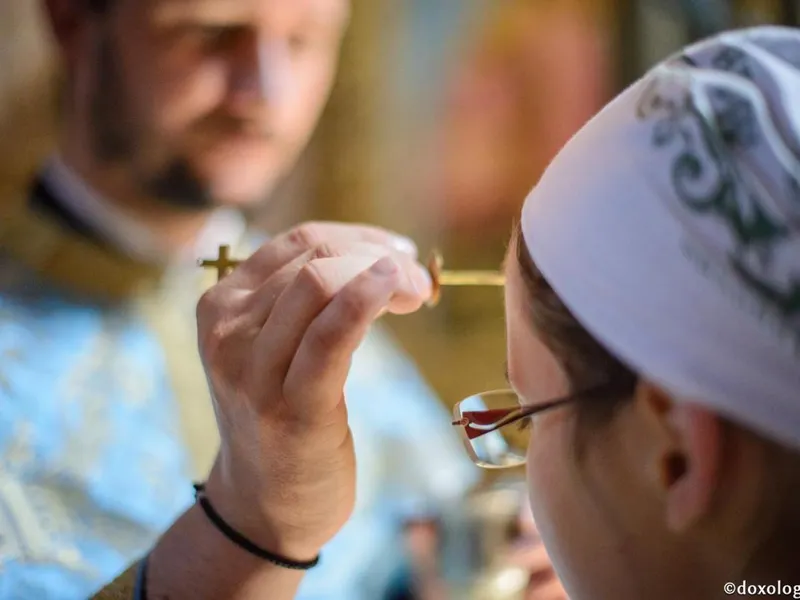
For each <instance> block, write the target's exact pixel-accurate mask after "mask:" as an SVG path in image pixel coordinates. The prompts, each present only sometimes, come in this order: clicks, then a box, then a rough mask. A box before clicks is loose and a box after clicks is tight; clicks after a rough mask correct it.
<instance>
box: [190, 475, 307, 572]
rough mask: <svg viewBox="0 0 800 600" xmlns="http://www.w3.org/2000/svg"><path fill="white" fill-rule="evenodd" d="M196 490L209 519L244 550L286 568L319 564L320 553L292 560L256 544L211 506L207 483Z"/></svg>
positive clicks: (198, 499) (305, 567)
mask: <svg viewBox="0 0 800 600" xmlns="http://www.w3.org/2000/svg"><path fill="white" fill-rule="evenodd" d="M194 491H195V500H197V503H198V504H199V505H200V508H202V509H203V512H204V513H206V516H207V517H208V520H209V521H211V523H212V524H213V525H214V527H216V528H217V529H218V530H219V531H220V532H221V533H222V534H223V535H224V536H225V537H226V538H228V539H229V540H230V541H232V542H233V543H234V544H236V545H237V546H239V547H240V548H241V549H242V550H245V551H246V552H248V553H249V554H252V555H253V556H257V557H258V558H261V559H263V560H266V561H268V562H271V563H272V564H275V565H278V566H279V567H283V568H284V569H294V570H297V571H308V570H309V569H313V568H314V567H316V566H317V564H319V558H320V557H319V555H317V556H316V558H314V559H312V560H309V561H305V562H303V561H299V560H292V559H290V558H286V557H285V556H280V555H279V554H275V553H274V552H270V551H269V550H265V549H264V548H261V547H260V546H258V545H256V544H254V543H253V542H251V541H250V540H248V539H247V538H246V537H244V536H243V535H242V534H241V533H239V532H238V531H236V530H235V529H234V528H233V527H231V526H230V525H228V524H227V523H226V522H225V521H224V519H223V518H222V517H221V516H220V515H219V513H218V512H217V511H216V510H214V507H213V506H211V502H209V501H208V498H207V497H206V495H205V485H203V484H201V483H196V484H195V485H194Z"/></svg>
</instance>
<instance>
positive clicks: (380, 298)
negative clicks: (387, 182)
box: [197, 223, 431, 560]
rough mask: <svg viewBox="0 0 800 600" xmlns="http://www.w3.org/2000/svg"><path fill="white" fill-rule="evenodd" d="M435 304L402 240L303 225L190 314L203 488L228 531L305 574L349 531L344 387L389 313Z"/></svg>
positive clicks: (350, 474) (349, 447) (351, 463)
mask: <svg viewBox="0 0 800 600" xmlns="http://www.w3.org/2000/svg"><path fill="white" fill-rule="evenodd" d="M430 293H431V282H430V277H429V275H428V272H427V271H426V269H425V268H424V267H423V266H422V265H421V264H419V262H418V261H417V254H416V248H415V246H414V245H413V243H411V242H410V241H409V240H407V239H406V238H403V237H401V236H398V235H396V234H393V233H391V232H388V231H385V230H382V229H379V228H374V227H367V226H360V225H342V224H332V223H309V224H304V225H301V226H299V227H297V228H295V229H293V230H291V231H289V232H287V233H285V234H283V235H281V236H278V237H277V238H275V239H273V240H272V241H270V242H269V243H267V244H265V245H264V246H263V247H261V248H260V249H259V250H258V251H257V252H256V253H255V254H253V255H252V256H251V257H250V258H249V259H247V260H246V261H244V262H243V263H242V264H241V265H240V266H239V267H238V268H237V269H236V270H235V271H234V272H232V273H231V274H230V275H228V276H227V277H226V278H224V279H223V280H222V281H221V282H220V283H219V284H217V285H216V286H214V287H213V288H212V289H211V290H209V291H208V292H207V293H206V294H205V295H204V296H203V297H202V298H201V300H200V302H199V303H198V308H197V320H198V339H199V347H200V354H201V357H202V360H203V364H204V367H205V370H206V374H207V377H208V380H209V384H210V388H211V391H212V395H213V398H214V408H215V411H216V416H217V421H218V425H219V429H220V434H221V440H222V443H221V448H220V453H219V456H218V458H217V461H216V464H215V466H214V468H213V469H212V472H211V474H210V477H209V480H208V482H207V485H206V492H207V495H208V498H209V500H210V502H211V503H212V504H213V505H214V507H215V508H216V509H217V511H218V512H219V513H220V514H221V516H222V517H223V518H224V519H225V520H226V521H228V522H229V523H230V524H231V525H232V526H233V527H234V528H235V529H237V530H238V531H240V532H241V533H242V534H244V535H245V536H246V537H248V538H250V539H251V540H252V541H254V542H255V543H257V544H259V545H261V546H262V547H264V548H267V549H268V550H270V551H272V552H277V553H278V554H281V555H284V556H286V557H289V558H292V559H295V560H309V559H311V558H313V557H314V556H316V555H317V553H318V552H319V549H320V548H321V547H322V546H323V545H324V544H325V543H326V542H327V541H328V540H329V539H330V538H332V537H333V536H334V535H335V534H336V532H337V531H338V530H339V529H340V528H341V526H342V525H343V524H344V523H345V522H346V521H347V519H348V518H349V516H350V514H351V512H352V509H353V505H354V495H355V456H354V453H353V440H352V436H351V432H350V429H349V427H348V423H347V404H346V399H345V395H344V385H345V381H346V379H347V375H348V371H349V368H350V363H351V359H352V355H353V352H354V351H355V350H356V349H357V348H358V346H359V345H360V343H361V342H362V340H363V338H364V336H365V335H366V333H367V331H368V329H369V327H370V325H372V323H373V322H374V321H375V319H376V318H378V317H379V316H380V315H382V314H383V313H385V312H392V313H395V314H406V313H410V312H413V311H415V310H417V309H419V308H420V306H422V304H423V303H424V302H425V301H426V300H427V299H428V298H429V296H430Z"/></svg>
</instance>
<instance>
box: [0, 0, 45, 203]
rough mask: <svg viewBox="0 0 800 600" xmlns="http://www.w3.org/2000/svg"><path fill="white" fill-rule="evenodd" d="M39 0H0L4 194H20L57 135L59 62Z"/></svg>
mask: <svg viewBox="0 0 800 600" xmlns="http://www.w3.org/2000/svg"><path fill="white" fill-rule="evenodd" d="M42 4H43V2H39V1H38V0H2V1H0V193H1V194H2V200H0V201H2V202H8V201H10V198H11V197H16V196H17V192H18V190H20V188H21V187H22V186H24V185H25V184H26V183H27V180H28V178H29V177H30V174H31V172H32V171H33V170H34V169H35V168H36V165H37V163H38V162H39V160H40V159H41V158H42V156H43V155H44V154H46V153H47V152H48V151H49V148H50V147H51V144H52V141H53V136H54V133H55V119H54V117H55V111H54V107H55V99H54V94H53V90H54V86H53V82H54V73H55V69H54V60H53V53H52V48H51V45H50V40H49V37H48V35H47V32H46V28H45V27H44V22H43V20H42V16H41V6H42Z"/></svg>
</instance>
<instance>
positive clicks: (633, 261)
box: [522, 27, 800, 447]
mask: <svg viewBox="0 0 800 600" xmlns="http://www.w3.org/2000/svg"><path fill="white" fill-rule="evenodd" d="M522 229H523V235H524V238H525V242H526V244H527V246H528V249H529V251H530V253H531V256H532V257H533V260H534V261H535V262H536V264H537V266H538V267H539V269H540V270H541V271H542V273H543V275H544V276H545V277H546V279H547V280H548V281H549V283H550V284H551V285H552V287H553V289H554V290H555V291H556V293H557V294H558V295H559V296H560V297H561V299H562V300H563V301H564V303H565V304H566V305H567V307H568V308H569V309H570V310H571V311H572V312H573V314H574V315H575V317H576V318H577V319H578V320H580V321H581V322H582V324H583V325H584V326H585V327H586V329H587V330H588V331H590V332H591V333H592V334H593V335H594V336H595V337H596V338H597V339H598V340H599V341H600V342H601V343H603V344H604V345H605V346H606V347H607V348H608V349H609V350H610V351H612V352H613V353H614V354H615V355H617V356H618V357H619V358H620V359H621V360H623V361H625V362H626V363H627V364H629V365H630V366H631V367H632V368H634V369H635V370H637V371H638V372H639V373H641V374H642V375H643V376H644V377H646V378H648V379H649V380H651V381H653V382H655V383H657V384H659V385H661V386H663V387H664V388H665V389H666V390H668V391H670V392H671V393H673V394H675V396H676V397H677V398H679V399H684V400H687V401H692V402H696V403H699V404H702V405H705V406H708V407H710V408H713V409H714V410H716V411H717V412H718V413H720V414H722V415H725V416H728V417H730V418H732V419H734V420H736V421H738V422H740V423H743V424H745V425H748V426H750V427H752V428H753V429H755V430H758V431H761V432H762V433H764V434H766V435H768V436H770V437H772V438H775V439H777V440H779V441H782V442H784V443H786V444H790V445H794V446H797V447H800V32H799V31H797V30H793V29H788V28H781V27H759V28H753V29H746V30H740V31H735V32H730V33H726V34H723V35H720V36H717V37H714V38H712V39H710V40H707V41H704V42H702V43H699V44H697V45H694V46H691V47H689V48H688V49H686V50H685V51H684V52H682V53H681V54H680V55H676V56H673V57H672V58H670V59H669V60H667V61H665V62H664V63H662V64H660V65H659V66H657V67H656V68H655V69H653V70H652V71H650V72H649V73H648V74H647V75H646V76H645V77H644V78H643V79H641V80H640V81H639V82H637V83H635V84H634V85H633V86H631V87H630V88H629V89H628V90H627V91H625V92H624V93H623V94H622V95H620V96H619V97H618V98H617V99H616V100H614V101H613V102H612V103H611V104H610V105H608V106H607V107H606V108H605V109H604V110H603V111H602V112H601V113H600V114H599V115H598V116H597V117H595V118H594V119H593V120H592V121H591V122H590V123H589V124H588V125H587V126H586V127H584V128H583V129H582V130H581V131H580V132H579V133H578V134H577V135H576V136H575V137H574V138H573V139H572V140H571V141H570V142H569V144H567V146H566V147H565V148H564V149H563V150H562V152H561V153H560V154H559V155H558V157H557V158H556V159H555V161H554V162H553V163H552V165H551V166H550V168H549V169H548V170H547V172H546V173H545V175H544V176H543V178H542V180H541V181H540V183H539V184H538V185H537V186H536V188H535V189H534V190H533V191H532V192H531V194H530V196H529V197H528V199H527V200H526V203H525V207H524V208H523V213H522Z"/></svg>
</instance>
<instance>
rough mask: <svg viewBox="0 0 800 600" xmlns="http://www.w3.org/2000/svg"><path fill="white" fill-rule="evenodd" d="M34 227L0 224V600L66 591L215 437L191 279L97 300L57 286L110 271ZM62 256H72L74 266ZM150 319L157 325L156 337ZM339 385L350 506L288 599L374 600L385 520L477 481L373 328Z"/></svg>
mask: <svg viewBox="0 0 800 600" xmlns="http://www.w3.org/2000/svg"><path fill="white" fill-rule="evenodd" d="M40 225H42V224H39V223H37V222H36V220H31V219H29V218H25V219H23V220H21V221H20V223H17V224H16V225H15V226H14V227H6V228H5V229H4V230H3V231H0V361H1V362H0V406H2V410H0V600H27V599H32V600H49V599H53V600H62V599H63V600H72V599H75V600H78V599H80V600H83V599H84V598H87V597H89V596H91V595H92V594H93V593H94V592H96V591H97V590H99V589H100V588H102V587H103V585H104V584H106V583H108V582H109V581H111V580H112V579H114V578H115V577H116V576H117V575H118V574H120V573H121V572H122V571H123V570H125V568H126V567H127V566H128V565H129V564H131V563H132V562H134V561H136V560H137V559H138V558H139V557H141V556H142V555H143V554H144V553H145V552H146V551H147V550H148V549H149V548H150V547H151V546H152V545H153V544H154V542H155V541H156V540H157V539H158V537H159V536H160V535H161V534H162V533H163V532H164V531H165V530H166V529H167V528H168V527H169V525H170V524H171V523H172V521H173V520H174V519H175V518H176V517H177V516H178V515H180V514H181V513H182V512H183V511H184V510H186V508H188V507H189V506H190V505H191V503H192V502H193V495H192V481H193V480H194V479H196V478H198V477H199V476H200V475H202V473H203V472H206V469H207V467H208V460H209V457H211V456H213V450H215V448H216V444H217V432H216V430H215V429H214V427H213V417H208V415H209V414H212V411H211V409H210V403H209V401H208V399H207V396H206V395H203V397H199V395H198V394H197V392H196V391H197V390H198V389H199V387H204V386H205V382H204V380H203V379H202V371H201V370H200V367H199V361H198V360H197V357H196V345H195V344H194V340H193V339H191V335H190V334H191V332H193V323H192V321H193V319H194V310H193V305H192V301H193V299H196V298H197V297H198V296H199V293H200V290H199V289H198V288H196V287H192V286H190V285H186V282H187V281H190V280H191V281H194V280H195V279H196V278H195V274H193V273H192V274H187V273H183V274H177V275H176V276H175V277H174V278H173V279H175V280H174V281H173V282H172V283H171V284H168V283H164V282H162V281H159V282H157V285H156V287H155V288H154V290H153V291H148V292H141V293H140V292H137V294H132V293H131V295H130V297H127V296H123V297H122V298H120V297H115V298H114V299H113V300H110V301H105V300H103V301H101V300H99V299H97V298H95V297H94V296H92V295H89V294H84V293H73V291H67V290H68V289H71V288H74V289H77V290H80V289H81V287H82V286H84V287H89V288H92V287H93V286H95V284H96V283H97V282H98V281H104V279H103V278H104V277H106V279H108V281H111V280H113V279H114V278H115V277H116V276H117V275H118V270H117V268H116V267H115V266H114V262H113V261H111V265H109V264H108V263H106V262H104V260H99V261H98V262H92V261H91V260H88V258H89V257H87V256H86V254H87V252H88V253H89V254H91V253H97V252H99V250H98V249H97V248H92V247H90V246H81V245H80V244H79V243H78V247H79V250H75V248H76V243H75V240H72V239H70V234H68V233H67V232H61V231H56V230H54V229H53V228H52V227H49V226H47V227H45V226H41V227H40ZM9 229H13V231H9ZM48 244H50V245H49V246H48ZM42 248H46V249H47V250H46V251H45V250H42ZM53 248H55V250H53ZM73 255H74V256H79V257H80V259H81V260H83V259H84V258H87V266H85V267H83V269H85V270H84V271H81V269H75V262H76V260H77V259H76V260H72V261H71V259H70V258H69V257H71V256H73ZM64 257H67V258H64ZM94 258H97V257H94ZM80 264H84V263H82V262H81V263H80ZM125 268H127V266H125V265H124V263H122V266H121V267H120V269H122V270H123V271H124V269H125ZM137 276H140V275H139V274H137ZM98 278H99V279H98ZM142 278H143V279H144V280H147V277H144V276H143V277H142ZM123 279H124V278H123ZM164 279H165V280H166V279H168V277H167V276H166V275H164ZM53 281H58V282H59V286H54V285H53V283H52V282H53ZM145 283H148V284H153V283H154V282H153V281H145ZM84 284H85V285H84ZM101 287H102V286H101ZM143 288H144V289H148V288H147V286H146V285H145V286H143ZM84 291H85V290H84ZM140 296H141V297H140ZM143 298H144V299H143ZM147 306H149V312H148V310H146V307H147ZM168 309H171V310H172V312H169V311H168ZM153 314H157V315H160V320H161V321H162V325H164V324H165V323H166V324H167V325H169V326H170V327H172V329H167V330H166V331H167V332H168V333H169V338H170V339H171V340H172V341H171V342H169V343H167V342H166V341H165V340H166V339H167V338H166V337H165V336H164V334H163V332H162V334H161V335H159V334H158V333H157V331H156V329H157V328H156V327H155V326H154V322H155V320H158V319H155V320H154V319H152V318H150V317H152V315H153ZM148 315H150V316H148ZM179 325H180V327H179ZM181 327H182V328H183V329H182V331H183V332H184V334H185V337H184V338H180V336H179V335H178V333H176V332H177V331H178V330H179V329H181ZM186 332H189V334H187V333H186ZM176 336H177V338H176ZM176 339H178V340H179V341H178V342H176V341H175V340H176ZM170 344H171V345H170ZM176 357H177V358H179V359H180V360H175V359H176ZM181 361H182V362H181ZM181 364H183V365H184V366H183V367H180V368H178V367H176V366H175V365H181ZM190 374H191V376H190ZM206 392H207V390H206ZM346 395H347V399H348V407H349V415H350V419H351V427H352V429H353V433H354V439H355V444H356V450H357V453H358V481H359V488H358V496H357V508H356V511H355V514H354V516H353V519H352V520H351V522H350V523H348V525H347V526H346V527H345V528H344V529H343V530H342V531H341V533H340V534H339V535H338V536H337V537H336V538H334V540H332V541H331V543H330V544H329V545H328V546H327V547H326V548H324V549H323V553H322V556H323V558H322V562H321V565H320V566H319V567H318V568H317V569H314V570H312V571H310V572H309V574H308V576H307V578H306V579H305V581H304V583H303V585H302V588H301V593H300V595H299V599H300V600H317V599H319V600H323V599H324V600H376V599H378V598H380V595H381V594H382V593H383V591H384V590H385V586H386V584H387V583H388V581H389V579H390V578H391V577H392V576H393V575H394V574H395V573H396V570H397V569H398V568H399V567H400V566H401V565H402V563H403V549H402V547H401V543H400V524H401V522H402V519H403V518H404V517H405V516H407V515H409V514H410V513H412V514H413V513H415V512H419V511H435V510H436V509H437V508H438V507H441V506H442V505H443V504H444V503H446V502H448V501H450V500H452V499H454V498H457V497H459V496H460V495H461V494H463V493H464V492H465V491H466V490H467V489H468V488H469V487H470V486H471V485H472V484H473V483H474V482H475V481H476V479H477V474H476V471H475V469H474V468H473V466H472V464H471V463H470V462H469V461H468V459H467V458H466V455H465V454H464V453H463V450H462V448H461V446H460V441H459V440H458V439H457V437H456V435H455V432H453V431H452V430H451V429H450V425H449V418H448V416H449V415H448V414H447V412H446V411H445V410H444V408H443V407H442V406H441V405H440V404H439V402H438V400H437V399H436V398H435V396H434V395H433V394H432V393H431V391H430V390H429V388H428V387H427V386H426V385H425V383H424V382H423V381H422V380H421V378H420V377H419V375H418V374H417V372H416V370H415V369H414V367H413V365H412V364H411V363H410V362H409V361H408V359H407V358H406V357H405V356H404V355H403V354H402V353H401V352H399V350H398V349H397V348H396V347H395V346H394V345H393V343H392V341H391V340H390V338H389V337H388V336H387V335H386V334H385V332H382V331H381V330H380V329H377V328H376V329H375V330H374V331H373V333H372V334H371V335H370V337H369V338H368V340H367V341H366V342H365V344H364V345H363V346H362V348H360V349H359V351H358V353H357V355H356V358H355V360H354V365H353V370H352V372H351V376H350V378H349V380H348V383H347V388H346ZM187 415H188V416H187ZM201 417H202V418H201ZM189 421H191V422H189ZM203 446H204V447H205V453H206V454H205V456H204V457H203V458H202V459H198V454H199V453H201V451H202V447H203ZM209 449H210V450H211V451H212V454H209Z"/></svg>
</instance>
